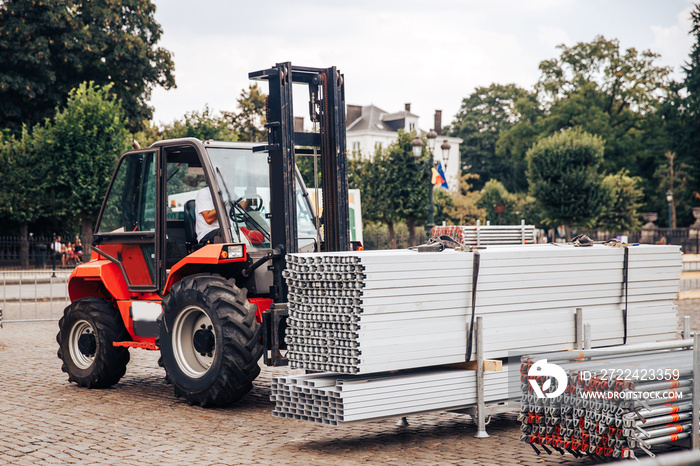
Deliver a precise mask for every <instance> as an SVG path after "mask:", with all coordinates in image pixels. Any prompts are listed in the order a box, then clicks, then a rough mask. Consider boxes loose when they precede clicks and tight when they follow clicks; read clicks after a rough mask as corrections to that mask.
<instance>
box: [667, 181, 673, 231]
mask: <svg viewBox="0 0 700 466" xmlns="http://www.w3.org/2000/svg"><path fill="white" fill-rule="evenodd" d="M666 202H668V238H669V240H670V239H671V228H672V227H673V191H671V190H670V189H669V190H668V191H666Z"/></svg>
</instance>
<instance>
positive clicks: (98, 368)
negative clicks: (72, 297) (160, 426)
mask: <svg viewBox="0 0 700 466" xmlns="http://www.w3.org/2000/svg"><path fill="white" fill-rule="evenodd" d="M58 327H59V330H58V334H57V335H56V342H57V343H58V357H59V358H60V359H61V360H62V361H63V365H62V366H61V370H63V372H66V373H67V374H68V380H69V381H70V382H75V383H77V384H78V386H80V387H87V388H107V387H111V386H112V385H114V384H116V383H117V382H119V380H120V379H121V378H122V376H123V375H124V373H125V372H126V365H127V364H128V363H129V350H128V349H127V348H121V347H115V346H114V345H113V344H112V343H114V342H115V341H124V340H129V339H130V338H129V334H128V333H127V331H126V328H124V324H123V322H122V320H121V317H120V316H119V312H117V310H116V309H115V308H114V306H112V305H111V304H109V303H108V302H107V301H105V300H104V299H100V298H83V299H79V300H77V301H75V302H73V303H72V304H71V305H70V306H68V307H67V308H66V309H65V311H64V313H63V317H61V320H60V321H59V322H58Z"/></svg>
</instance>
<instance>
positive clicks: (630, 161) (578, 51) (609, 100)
mask: <svg viewBox="0 0 700 466" xmlns="http://www.w3.org/2000/svg"><path fill="white" fill-rule="evenodd" d="M559 49H560V50H561V53H560V56H559V57H557V58H553V59H551V60H544V61H543V62H541V63H540V71H541V73H542V75H541V77H540V79H539V82H538V83H537V85H536V87H535V88H536V92H537V107H534V106H533V103H532V102H531V101H530V102H529V101H527V100H522V99H521V101H519V102H518V104H520V105H516V110H518V111H519V112H520V114H521V118H520V119H519V120H518V122H517V123H516V124H515V125H513V126H512V127H511V128H509V129H507V130H505V131H503V132H502V133H501V135H500V137H499V141H498V143H497V151H496V152H497V154H501V155H503V154H505V153H510V157H511V158H513V159H514V160H517V159H519V158H522V157H523V156H524V154H525V152H526V151H527V150H528V149H529V148H530V147H532V145H533V144H534V143H535V142H536V141H537V140H538V139H539V138H541V137H546V136H549V135H553V134H556V133H558V132H559V131H561V130H563V129H567V128H573V127H580V128H582V129H583V130H585V131H587V132H589V133H591V134H595V135H598V136H600V137H601V138H602V139H603V140H604V141H605V158H604V160H603V168H604V169H605V170H606V171H608V172H613V173H615V172H618V171H619V170H620V169H622V168H627V169H629V170H630V172H631V173H632V175H635V176H641V177H642V178H644V179H645V180H651V179H652V177H653V173H654V171H655V169H656V166H657V165H658V164H659V163H661V162H662V160H663V153H664V151H665V150H666V148H665V147H666V146H665V137H666V136H665V133H664V130H663V128H664V122H663V120H662V119H661V115H660V113H659V109H660V107H661V105H662V103H663V102H664V101H665V99H666V98H667V97H668V91H669V84H670V83H669V79H668V75H669V71H670V69H669V68H667V67H662V66H659V65H657V64H656V61H657V59H658V55H656V54H654V53H652V52H650V51H643V52H638V51H637V50H636V49H634V48H629V49H627V50H621V49H620V45H619V42H618V41H617V40H614V39H613V40H608V39H606V38H605V37H602V36H598V37H596V38H595V39H594V40H593V41H591V42H580V43H578V44H575V45H574V46H572V47H566V46H564V45H562V46H559ZM645 191H646V192H647V196H651V195H652V194H653V193H652V191H653V186H652V185H651V184H647V185H645Z"/></svg>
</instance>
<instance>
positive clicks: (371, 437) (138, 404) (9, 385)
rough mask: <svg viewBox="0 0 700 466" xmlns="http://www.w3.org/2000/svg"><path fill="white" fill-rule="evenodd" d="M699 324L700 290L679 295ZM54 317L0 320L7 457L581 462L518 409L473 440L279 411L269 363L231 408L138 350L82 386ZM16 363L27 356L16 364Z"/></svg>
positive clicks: (425, 428) (124, 461) (427, 422)
mask: <svg viewBox="0 0 700 466" xmlns="http://www.w3.org/2000/svg"><path fill="white" fill-rule="evenodd" d="M679 307H680V310H679V315H680V316H683V315H691V316H692V317H693V319H694V321H695V322H700V300H692V301H681V302H679ZM57 331H58V326H57V322H24V323H10V324H6V325H5V327H4V328H3V329H0V368H2V378H1V379H0V465H5V464H12V465H15V464H36V463H45V464H66V463H79V464H108V463H109V464H120V465H131V464H133V465H142V464H273V463H274V464H317V463H321V464H334V463H335V464H343V465H345V464H396V465H404V464H418V465H422V464H436V463H440V464H460V465H469V464H475V465H476V464H479V465H493V464H508V465H535V464H537V465H539V464H545V465H552V464H564V465H584V464H592V463H593V462H592V460H590V459H586V458H582V459H575V458H573V457H571V456H564V457H562V456H560V455H558V454H557V455H552V456H548V455H546V454H543V455H542V456H539V457H538V456H537V455H535V453H534V451H533V450H532V449H531V448H530V447H529V446H528V445H526V444H524V443H522V442H520V441H519V440H518V439H519V435H520V429H519V423H518V422H517V421H516V416H515V415H499V416H494V417H493V419H492V421H491V424H489V426H487V431H488V432H489V434H490V437H489V438H488V439H482V440H477V439H475V438H473V435H474V433H475V431H476V429H475V426H474V424H473V423H472V422H471V421H470V419H469V417H468V416H466V415H461V414H456V413H432V414H425V415H420V416H409V418H408V421H409V423H410V425H409V426H408V427H407V428H404V429H399V428H397V427H396V426H395V420H385V421H380V422H374V423H367V424H353V425H348V426H340V427H337V428H331V427H324V426H318V425H315V424H311V423H305V422H301V421H292V420H283V419H278V418H273V417H272V415H271V411H272V407H273V403H272V402H271V401H270V400H269V395H270V390H269V385H270V382H271V379H272V377H275V376H280V375H287V374H290V373H292V372H291V371H290V370H289V369H287V368H268V367H263V368H262V372H261V374H260V377H259V378H258V379H257V380H256V382H255V383H254V388H253V390H252V392H251V393H250V394H248V395H247V396H246V397H244V399H243V400H241V401H240V402H239V403H236V404H235V405H234V406H231V407H228V408H225V409H202V408H199V407H195V406H189V405H187V403H185V402H183V401H182V400H178V399H176V398H175V397H174V396H173V392H172V387H171V386H170V385H168V384H166V383H165V380H164V371H163V369H162V368H160V367H158V364H157V361H158V353H156V352H148V351H143V350H131V362H130V364H129V367H128V369H127V372H126V375H125V376H124V378H123V379H122V381H121V382H120V383H119V384H117V385H116V386H115V387H114V388H112V389H107V390H85V389H80V388H78V387H77V386H76V385H75V384H70V383H68V380H67V376H66V375H65V374H64V373H63V372H61V363H60V361H59V360H58V358H57V357H56V350H57V348H56V340H55V336H56V333H57ZM17 361H21V364H18V363H17Z"/></svg>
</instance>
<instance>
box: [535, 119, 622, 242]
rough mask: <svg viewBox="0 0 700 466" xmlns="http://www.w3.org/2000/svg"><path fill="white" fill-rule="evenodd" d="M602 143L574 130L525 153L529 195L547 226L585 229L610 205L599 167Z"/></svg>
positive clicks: (537, 144)
mask: <svg viewBox="0 0 700 466" xmlns="http://www.w3.org/2000/svg"><path fill="white" fill-rule="evenodd" d="M603 147H604V143H603V140H602V139H601V138H600V137H598V136H593V135H591V134H589V133H586V132H584V131H582V130H580V129H577V128H574V129H570V130H566V131H562V132H560V133H557V134H554V135H552V136H549V137H547V138H544V139H541V140H540V141H538V142H537V143H536V144H535V145H534V146H533V147H532V148H531V149H530V150H529V151H528V152H527V164H528V171H527V178H528V181H529V183H530V193H531V194H532V196H533V197H534V198H535V199H536V200H537V202H538V203H539V204H540V206H541V208H542V211H543V216H544V218H545V220H546V221H547V223H549V224H550V225H564V227H565V229H566V239H567V240H569V239H570V238H571V227H572V226H587V225H588V224H589V223H590V222H591V221H592V220H593V219H595V218H596V217H597V216H598V215H599V214H600V213H601V211H602V209H603V207H604V206H605V204H606V203H608V202H609V193H608V191H607V190H606V189H605V185H604V184H603V176H602V175H601V174H600V173H599V167H600V165H601V163H602V161H603Z"/></svg>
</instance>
